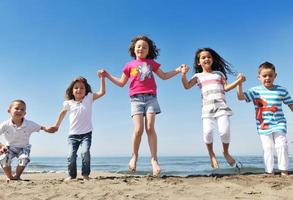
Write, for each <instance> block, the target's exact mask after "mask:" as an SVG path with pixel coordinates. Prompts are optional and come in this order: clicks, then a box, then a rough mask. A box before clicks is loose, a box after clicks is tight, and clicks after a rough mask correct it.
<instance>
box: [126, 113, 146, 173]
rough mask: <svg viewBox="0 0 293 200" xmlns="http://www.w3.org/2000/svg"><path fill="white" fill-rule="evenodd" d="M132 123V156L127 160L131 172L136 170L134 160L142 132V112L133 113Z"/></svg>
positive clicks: (136, 156) (135, 160)
mask: <svg viewBox="0 0 293 200" xmlns="http://www.w3.org/2000/svg"><path fill="white" fill-rule="evenodd" d="M132 121H133V124H134V130H133V138H132V158H131V159H130V161H129V164H128V169H129V171H131V172H135V171H136V162H137V158H138V150H139V146H140V142H141V136H142V134H143V114H139V115H134V116H133V117H132Z"/></svg>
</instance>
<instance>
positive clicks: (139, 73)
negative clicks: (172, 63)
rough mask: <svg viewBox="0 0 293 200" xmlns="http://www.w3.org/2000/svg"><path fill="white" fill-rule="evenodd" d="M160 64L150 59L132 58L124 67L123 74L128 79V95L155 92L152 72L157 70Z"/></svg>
mask: <svg viewBox="0 0 293 200" xmlns="http://www.w3.org/2000/svg"><path fill="white" fill-rule="evenodd" d="M159 67H160V64H159V63H157V62H156V61H154V60H151V59H142V60H133V61H130V62H128V63H127V64H126V65H125V66H124V68H123V72H124V74H125V75H126V76H127V77H128V78H129V79H130V85H129V96H132V95H135V94H142V93H149V94H153V95H156V94H157V85H156V82H155V78H154V74H153V72H155V71H157V70H158V68H159Z"/></svg>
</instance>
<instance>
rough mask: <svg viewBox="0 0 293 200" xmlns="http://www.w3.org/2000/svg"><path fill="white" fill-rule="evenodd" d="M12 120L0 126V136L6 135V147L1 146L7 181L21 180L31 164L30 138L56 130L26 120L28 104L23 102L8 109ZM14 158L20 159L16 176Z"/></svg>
mask: <svg viewBox="0 0 293 200" xmlns="http://www.w3.org/2000/svg"><path fill="white" fill-rule="evenodd" d="M8 113H10V115H11V118H10V119H9V120H7V121H4V122H2V123H1V124H0V134H3V135H4V140H5V145H4V144H0V154H2V155H1V157H2V159H1V161H0V164H1V167H2V168H3V171H4V174H5V176H6V181H7V182H9V181H10V180H20V176H21V174H22V172H23V170H24V169H25V167H26V166H27V164H28V163H29V162H30V151H31V145H30V144H29V138H30V136H31V134H32V133H33V132H38V131H40V130H44V131H46V132H48V133H54V129H50V128H46V127H44V126H41V125H39V124H36V123H35V122H32V121H29V120H27V119H25V118H24V116H25V114H26V104H25V102H24V101H23V100H14V101H12V102H11V103H10V106H9V108H8ZM14 157H17V159H18V165H17V167H16V172H15V175H14V176H13V175H12V170H11V162H12V159H13V158H14Z"/></svg>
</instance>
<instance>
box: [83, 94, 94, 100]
mask: <svg viewBox="0 0 293 200" xmlns="http://www.w3.org/2000/svg"><path fill="white" fill-rule="evenodd" d="M93 96H94V94H93V93H92V92H89V93H88V94H87V95H86V96H85V97H84V100H86V101H93Z"/></svg>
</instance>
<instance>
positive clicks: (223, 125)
mask: <svg viewBox="0 0 293 200" xmlns="http://www.w3.org/2000/svg"><path fill="white" fill-rule="evenodd" d="M216 123H217V126H218V133H219V134H220V136H221V141H222V143H226V144H228V143H230V119H229V116H220V117H216V118H214V117H213V118H203V119H202V124H203V140H204V142H205V143H206V144H211V143H212V142H213V133H214V131H215V127H216Z"/></svg>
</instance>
